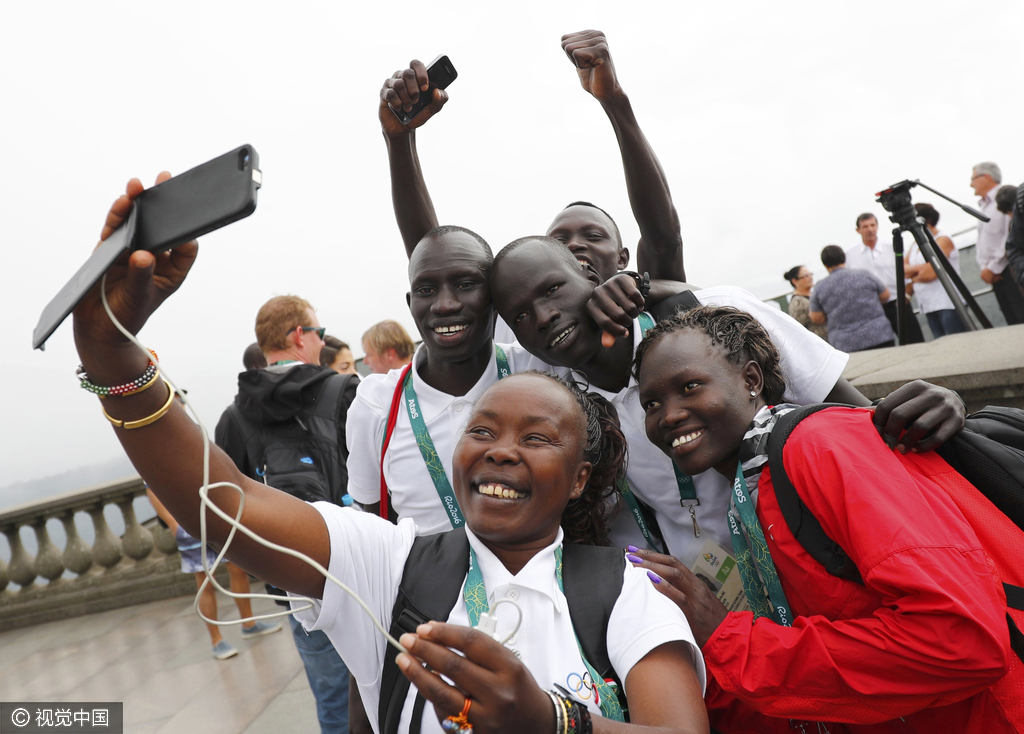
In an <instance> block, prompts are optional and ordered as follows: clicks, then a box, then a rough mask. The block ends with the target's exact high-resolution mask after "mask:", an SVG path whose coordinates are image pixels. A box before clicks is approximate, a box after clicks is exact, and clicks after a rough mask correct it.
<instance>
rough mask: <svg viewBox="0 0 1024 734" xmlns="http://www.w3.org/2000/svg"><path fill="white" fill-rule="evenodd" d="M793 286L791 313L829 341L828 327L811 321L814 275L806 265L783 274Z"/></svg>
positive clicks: (808, 328) (813, 331)
mask: <svg viewBox="0 0 1024 734" xmlns="http://www.w3.org/2000/svg"><path fill="white" fill-rule="evenodd" d="M782 277H783V278H785V279H786V280H788V281H789V282H790V283H791V284H792V286H793V297H792V298H791V299H790V301H789V315H790V316H792V317H793V318H794V319H796V320H797V321H799V322H800V323H801V324H803V325H804V327H805V328H806V329H807V330H808V331H810V332H812V333H814V334H817V335H818V336H820V337H821V338H822V339H824V340H825V341H828V327H827V326H825V324H816V323H814V322H813V321H811V314H810V305H811V288H813V287H814V275H813V274H812V273H811V269H810V268H808V267H807V266H806V265H797V266H796V267H794V268H790V269H789V270H787V271H786V274H785V275H783V276H782Z"/></svg>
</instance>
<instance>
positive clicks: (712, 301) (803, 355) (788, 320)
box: [517, 286, 849, 566]
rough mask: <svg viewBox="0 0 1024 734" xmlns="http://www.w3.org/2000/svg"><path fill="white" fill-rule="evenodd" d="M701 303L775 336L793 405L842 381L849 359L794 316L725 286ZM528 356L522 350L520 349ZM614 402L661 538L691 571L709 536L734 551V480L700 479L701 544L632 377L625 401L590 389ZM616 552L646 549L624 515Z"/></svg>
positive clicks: (635, 476) (633, 482)
mask: <svg viewBox="0 0 1024 734" xmlns="http://www.w3.org/2000/svg"><path fill="white" fill-rule="evenodd" d="M693 294H694V295H695V296H696V297H697V300H698V301H700V302H701V304H703V305H705V306H732V307H734V308H738V309H741V310H743V311H746V312H747V313H749V314H750V315H752V316H753V317H754V318H756V319H757V320H758V322H760V324H761V325H762V326H763V327H764V328H765V329H766V330H767V331H768V335H769V336H770V337H771V338H772V342H774V343H775V346H776V347H777V348H778V350H779V353H780V355H781V357H782V360H781V366H782V371H783V374H784V376H785V378H786V386H787V387H786V401H787V402H791V403H797V404H800V405H806V404H808V403H819V402H822V401H823V400H824V399H825V397H826V396H827V395H828V394H829V393H830V392H831V391H832V388H833V387H835V384H836V382H838V381H839V378H840V377H842V375H843V369H844V368H845V367H846V363H847V361H848V360H849V355H847V354H846V353H845V352H840V351H839V350H837V349H835V348H834V347H832V346H830V345H829V344H828V343H826V342H825V341H824V340H823V339H819V338H818V337H817V336H815V335H814V334H812V333H811V332H810V331H808V330H807V329H805V328H804V327H803V326H801V325H800V323H799V322H798V321H796V320H795V319H793V318H792V317H791V316H789V314H785V313H783V312H782V311H781V310H779V309H777V308H771V307H770V306H768V305H767V304H765V303H763V302H762V301H760V300H758V299H757V298H755V297H754V295H753V294H751V293H749V292H748V291H745V290H743V289H742V288H736V287H733V286H718V287H715V288H705V289H703V290H698V291H694V292H693ZM632 334H633V351H634V353H635V351H636V347H637V346H639V344H640V341H641V334H640V324H639V322H638V321H634V322H633V331H632ZM519 349H522V347H519ZM519 365H524V366H522V369H546V370H547V371H549V372H554V373H556V374H560V375H563V374H566V373H567V372H568V371H569V370H568V369H566V368H563V367H551V366H548V365H545V364H544V363H543V362H541V361H540V360H538V359H537V358H534V361H533V362H529V363H526V362H525V361H524V360H523V358H522V357H521V356H520V357H519V362H518V363H517V368H519ZM591 390H593V391H594V392H596V393H599V394H600V395H602V396H604V397H605V398H607V399H608V400H609V401H610V402H611V403H612V404H613V405H614V406H615V409H616V410H617V411H618V414H619V423H620V424H621V425H622V432H623V434H624V435H625V437H626V442H627V444H628V445H629V465H628V466H627V469H626V479H627V480H628V481H629V485H630V487H632V489H633V493H634V494H636V496H637V497H639V498H640V499H641V500H643V501H644V502H645V503H646V504H647V505H649V506H650V507H651V508H652V509H653V510H654V511H655V512H656V513H657V517H658V524H659V526H660V528H661V532H662V536H663V537H664V540H665V542H666V544H667V545H668V548H669V552H671V553H672V555H674V556H675V557H676V558H678V559H679V560H680V561H682V562H683V563H684V564H686V565H687V566H690V565H692V564H693V562H694V561H695V560H696V558H697V556H698V554H699V553H700V551H701V549H702V548H703V546H704V542H705V540H707V538H708V536H710V537H711V538H713V539H714V540H715V542H716V543H718V544H719V545H721V546H722V547H723V548H725V549H726V550H730V549H731V548H732V538H731V535H730V533H729V525H728V521H727V520H726V513H727V511H728V508H729V494H730V486H731V480H727V479H726V478H725V477H723V476H722V475H721V474H719V473H718V472H716V471H715V470H714V469H711V470H708V471H706V472H704V473H703V474H699V475H697V476H695V477H694V478H693V481H694V488H695V489H696V491H697V498H698V499H699V500H700V505H699V506H698V507H696V508H695V514H696V517H697V523H698V525H699V526H700V529H701V537H699V538H697V537H695V536H694V534H693V522H692V520H691V518H690V511H689V509H688V508H686V507H683V506H681V505H680V503H679V489H678V485H677V484H676V479H675V471H674V469H673V463H672V460H671V459H669V458H668V456H666V455H665V454H664V453H662V452H661V450H660V449H659V448H658V447H657V446H655V445H654V444H652V443H651V442H650V441H649V440H648V439H647V431H646V430H645V428H644V417H645V416H644V410H643V408H642V407H641V405H640V400H639V392H640V390H639V386H638V385H637V382H636V380H635V379H634V378H632V377H630V380H629V385H628V386H627V387H626V388H625V389H624V390H621V391H619V392H618V393H610V392H606V391H604V390H600V389H597V388H593V387H592V388H591ZM611 540H612V543H613V544H614V545H620V546H624V545H627V544H632V545H636V546H638V547H641V548H643V547H646V546H647V543H646V541H645V540H644V538H643V536H642V535H641V534H640V530H639V528H638V527H637V524H636V521H635V520H634V519H633V517H632V515H630V513H629V512H627V511H625V510H623V511H621V512H620V513H619V515H618V516H617V517H616V519H615V522H614V525H613V528H612V534H611Z"/></svg>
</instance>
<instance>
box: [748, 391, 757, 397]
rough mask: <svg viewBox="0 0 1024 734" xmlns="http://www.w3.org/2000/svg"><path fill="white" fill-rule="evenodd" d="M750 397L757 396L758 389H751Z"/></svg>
mask: <svg viewBox="0 0 1024 734" xmlns="http://www.w3.org/2000/svg"><path fill="white" fill-rule="evenodd" d="M750 397H752V398H756V397H757V391H756V390H751V391H750Z"/></svg>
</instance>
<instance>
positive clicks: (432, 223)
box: [377, 59, 448, 257]
mask: <svg viewBox="0 0 1024 734" xmlns="http://www.w3.org/2000/svg"><path fill="white" fill-rule="evenodd" d="M421 94H432V95H433V99H432V100H431V103H430V104H429V105H427V107H426V109H424V110H423V111H421V112H420V113H419V114H418V115H416V117H414V118H413V119H412V120H410V121H409V124H408V125H403V124H402V123H401V122H399V120H398V118H397V117H396V116H395V114H394V112H392V109H395V110H397V109H402V108H404V109H406V110H410V109H412V105H413V103H415V102H417V101H418V100H419V98H420V95H421ZM447 101H448V93H447V92H445V91H444V90H443V89H434V90H433V92H431V91H430V84H429V81H428V79H427V68H426V67H425V66H424V65H423V62H422V61H419V60H417V59H413V60H412V61H411V62H410V63H409V68H408V69H402V70H399V71H396V72H395V73H394V74H393V75H392V76H391V77H390V78H389V79H387V80H386V81H385V82H384V86H383V87H381V90H380V104H379V105H378V106H377V116H378V117H379V118H380V127H381V132H382V133H383V134H384V142H385V143H386V144H387V147H388V166H389V169H390V171H391V202H392V205H393V206H394V208H395V221H396V222H398V230H399V232H401V234H402V242H403V243H404V244H405V253H406V255H408V256H409V257H412V251H413V250H414V249H416V244H417V243H418V242H419V241H420V240H421V239H423V235H425V234H426V233H427V232H429V231H430V230H432V229H434V228H435V227H436V226H437V214H436V213H435V212H434V203H433V202H432V201H431V200H430V192H429V191H427V183H426V181H424V180H423V169H422V168H421V167H420V157H419V154H418V153H417V152H416V128H418V127H420V126H422V125H423V123H425V122H426V121H427V120H429V119H430V118H431V117H433V116H434V115H436V114H437V113H438V112H440V111H441V108H442V107H444V104H445V102H447Z"/></svg>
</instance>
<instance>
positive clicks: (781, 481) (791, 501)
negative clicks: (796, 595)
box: [768, 403, 864, 585]
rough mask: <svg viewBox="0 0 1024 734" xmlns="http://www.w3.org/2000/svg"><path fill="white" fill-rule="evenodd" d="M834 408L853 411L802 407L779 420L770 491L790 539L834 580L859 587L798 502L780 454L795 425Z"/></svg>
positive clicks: (853, 571) (845, 560) (771, 447)
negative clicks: (793, 539) (819, 412)
mask: <svg viewBox="0 0 1024 734" xmlns="http://www.w3.org/2000/svg"><path fill="white" fill-rule="evenodd" d="M835 407H846V408H849V407H853V406H849V405H842V404H840V403H818V404H816V405H805V406H804V407H802V408H798V409H796V410H794V411H792V412H790V413H786V414H785V415H784V416H782V417H781V418H779V420H778V423H776V424H775V428H773V429H772V432H771V435H770V436H769V438H768V467H769V468H770V470H771V477H772V487H773V488H774V489H775V499H776V500H777V501H778V503H779V509H780V510H781V511H782V516H783V517H784V518H785V519H786V525H788V526H789V530H790V532H792V533H793V537H795V538H796V539H797V541H798V542H799V543H800V545H802V546H803V547H804V550H806V551H807V552H808V553H809V554H810V556H811V558H813V559H814V560H816V561H817V562H818V563H820V564H821V565H822V566H824V567H825V570H826V571H828V572H829V573H830V574H832V575H833V576H838V577H839V578H843V579H847V580H848V581H853V582H855V583H858V584H862V585H863V583H864V581H863V579H861V576H860V571H858V570H857V567H856V566H855V565H854V563H853V561H851V560H850V557H849V556H848V555H846V551H844V550H843V549H842V547H841V546H840V545H839V544H838V543H836V542H835V541H834V540H832V539H831V538H830V537H828V535H827V534H826V533H825V530H824V528H822V527H821V523H820V522H818V519H817V518H816V517H815V516H814V515H813V514H811V511H810V509H809V508H808V507H807V505H805V504H804V503H803V500H801V499H800V495H799V493H798V492H797V489H796V487H794V486H793V482H792V481H790V479H789V476H788V475H787V474H786V466H785V464H784V463H783V460H782V451H783V449H784V448H785V445H786V441H787V439H789V436H790V434H792V433H793V430H794V429H795V428H796V427H797V425H798V424H799V423H800V421H802V420H803V419H804V418H806V417H807V416H809V415H813V414H814V413H817V412H818V411H820V410H824V409H826V408H835Z"/></svg>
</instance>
